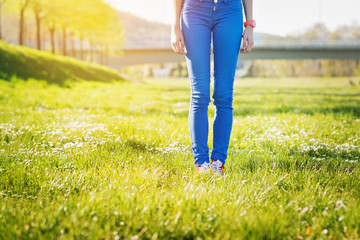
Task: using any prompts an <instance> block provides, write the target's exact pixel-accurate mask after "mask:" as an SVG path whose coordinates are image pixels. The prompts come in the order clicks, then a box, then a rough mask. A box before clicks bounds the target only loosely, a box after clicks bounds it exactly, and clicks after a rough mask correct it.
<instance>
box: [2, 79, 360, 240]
mask: <svg viewBox="0 0 360 240" xmlns="http://www.w3.org/2000/svg"><path fill="white" fill-rule="evenodd" d="M347 81H348V79H345V78H336V79H331V78H329V79H326V78H324V79H318V78H314V79H279V80H276V79H241V80H239V79H237V80H236V81H235V83H236V84H235V87H234V91H235V92H234V105H233V107H234V124H233V130H232V134H231V142H230V147H229V151H228V153H229V155H228V159H227V163H226V169H225V170H226V176H225V177H224V178H221V177H217V176H215V175H213V174H204V175H198V174H196V173H195V171H194V167H193V163H192V153H191V149H190V136H189V131H188V119H187V114H188V107H189V99H190V91H189V83H188V80H186V79H172V80H160V79H148V80H147V81H146V82H147V84H144V85H138V84H131V83H128V82H113V83H101V82H73V83H69V86H68V88H62V87H60V86H57V85H54V84H48V83H46V82H41V81H40V82H39V81H33V80H30V81H22V80H19V79H15V78H13V79H12V80H11V81H0V195H1V196H0V198H1V200H0V209H1V210H0V239H73V238H75V239H209V238H212V239H344V238H345V239H359V234H360V230H359V229H360V168H359V166H360V163H359V161H360V140H359V139H360V136H359V135H360V131H359V130H360V119H359V116H360V112H359V106H360V89H359V88H358V87H357V88H356V87H354V88H352V87H349V86H345V85H346V83H347ZM213 115H214V106H213V104H212V103H211V104H210V107H209V121H210V133H212V126H211V125H212V119H213ZM209 146H210V149H211V148H212V136H211V134H210V136H209Z"/></svg>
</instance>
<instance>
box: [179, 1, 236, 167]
mask: <svg viewBox="0 0 360 240" xmlns="http://www.w3.org/2000/svg"><path fill="white" fill-rule="evenodd" d="M181 29H182V31H183V34H184V39H185V51H186V63H187V69H188V73H189V79H190V89H191V98H190V109H189V116H188V117H189V130H190V137H191V147H192V152H193V155H194V163H195V165H196V166H198V165H201V164H202V163H204V162H209V147H208V131H209V130H208V129H209V123H208V106H209V103H210V54H211V41H212V45H213V54H214V92H213V94H212V98H213V99H214V105H215V114H214V122H213V149H212V151H211V156H210V158H211V159H218V160H220V161H221V162H222V163H225V161H226V158H227V151H228V147H229V140H230V135H231V129H232V122H233V106H232V103H233V85H234V77H235V69H236V64H237V59H238V55H239V51H240V44H241V38H242V33H243V12H242V3H241V0H218V1H217V3H215V2H214V1H213V0H184V2H183V6H182V12H181ZM211 33H212V34H211Z"/></svg>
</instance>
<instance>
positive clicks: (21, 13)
mask: <svg viewBox="0 0 360 240" xmlns="http://www.w3.org/2000/svg"><path fill="white" fill-rule="evenodd" d="M24 12H25V9H24V8H21V10H20V22H19V23H20V26H19V45H23V44H24Z"/></svg>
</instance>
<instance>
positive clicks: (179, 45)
mask: <svg viewBox="0 0 360 240" xmlns="http://www.w3.org/2000/svg"><path fill="white" fill-rule="evenodd" d="M172 49H173V50H174V52H176V53H177V54H181V55H184V54H185V51H184V39H178V40H176V41H175V42H173V43H172Z"/></svg>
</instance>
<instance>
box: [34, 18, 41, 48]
mask: <svg viewBox="0 0 360 240" xmlns="http://www.w3.org/2000/svg"><path fill="white" fill-rule="evenodd" d="M35 21H36V46H37V49H38V50H41V18H40V16H39V13H38V12H36V13H35Z"/></svg>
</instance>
